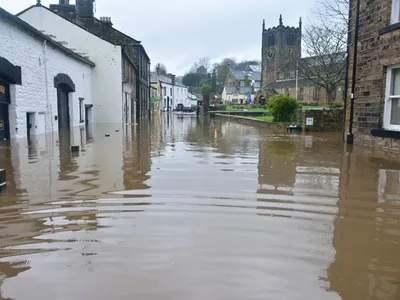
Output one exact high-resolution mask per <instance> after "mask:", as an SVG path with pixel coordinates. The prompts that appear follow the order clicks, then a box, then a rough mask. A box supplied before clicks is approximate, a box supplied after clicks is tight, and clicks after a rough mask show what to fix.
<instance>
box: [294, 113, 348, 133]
mask: <svg viewBox="0 0 400 300" xmlns="http://www.w3.org/2000/svg"><path fill="white" fill-rule="evenodd" d="M297 120H298V125H299V126H301V127H302V128H303V129H305V130H306V131H342V130H343V122H344V110H343V109H342V108H340V109H318V108H315V109H307V110H299V111H298V112H297Z"/></svg>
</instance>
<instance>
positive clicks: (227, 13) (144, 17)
mask: <svg viewBox="0 0 400 300" xmlns="http://www.w3.org/2000/svg"><path fill="white" fill-rule="evenodd" d="M35 3H36V0H13V1H10V0H0V6H1V7H2V8H3V9H5V10H7V11H9V12H10V13H13V14H16V13H18V12H20V11H22V10H23V9H25V8H27V7H29V6H31V5H33V4H35ZM56 3H58V0H42V5H45V6H49V5H50V4H56ZM71 3H75V1H74V0H71ZM316 3H317V0H279V1H276V0H246V1H244V0H145V1H137V0H113V1H110V0H96V4H95V6H96V11H95V16H96V17H97V18H100V17H103V16H104V17H111V19H112V22H113V24H114V27H115V28H117V29H118V30H120V31H122V32H124V33H126V34H128V35H130V36H132V37H133V38H135V39H137V40H140V41H141V42H142V44H143V46H144V47H145V49H146V52H147V53H148V55H149V56H150V59H151V64H152V69H153V68H154V66H155V65H156V64H157V63H163V64H164V65H165V66H166V67H167V70H168V72H171V73H174V74H176V75H178V76H179V75H184V73H185V72H187V71H188V70H189V69H190V67H191V66H192V64H193V63H194V62H195V61H197V60H198V58H200V57H204V56H206V57H209V58H210V61H211V63H214V62H219V61H221V60H222V59H223V58H226V57H234V58H236V59H237V60H238V61H241V60H250V59H257V60H261V26H262V20H263V19H265V20H266V21H265V22H266V27H267V28H268V27H273V26H276V25H278V24H279V15H280V14H282V15H283V23H284V25H290V26H297V25H298V22H299V18H300V17H302V18H303V20H304V21H305V24H304V25H305V26H307V18H311V17H312V9H314V8H315V7H316Z"/></svg>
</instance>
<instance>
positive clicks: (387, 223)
mask: <svg viewBox="0 0 400 300" xmlns="http://www.w3.org/2000/svg"><path fill="white" fill-rule="evenodd" d="M340 138H341V135H340V134H314V135H307V136H303V135H286V134H285V133H284V132H281V131H269V130H267V129H265V128H260V129H257V128H254V127H250V126H244V125H239V124H236V123H234V122H226V121H222V120H214V119H197V118H196V117H195V116H179V115H174V114H165V115H164V116H163V118H156V119H154V120H152V121H151V122H149V123H143V124H139V126H124V127H120V126H118V125H112V124H108V125H96V126H93V127H88V128H80V129H79V128H78V129H76V130H72V131H71V132H68V133H66V132H60V133H55V134H49V135H44V136H33V137H31V138H30V139H29V140H17V141H15V140H14V141H11V142H9V143H8V144H4V143H3V144H0V167H4V168H6V171H7V175H8V176H7V180H8V187H9V188H8V190H7V191H6V193H4V194H2V195H0V228H1V230H0V299H131V298H135V299H346V300H353V299H357V300H358V299H360V300H361V299H393V300H394V299H400V291H399V289H400V258H399V255H398V253H400V228H399V226H400V209H399V208H400V207H399V205H400V165H399V164H396V163H394V162H390V161H385V160H381V159H377V158H373V157H368V156H363V155H361V154H360V153H358V152H353V151H352V150H351V149H347V150H346V149H344V147H343V145H342V143H341V141H340ZM76 145H79V146H80V151H79V152H77V153H72V152H71V148H70V146H76Z"/></svg>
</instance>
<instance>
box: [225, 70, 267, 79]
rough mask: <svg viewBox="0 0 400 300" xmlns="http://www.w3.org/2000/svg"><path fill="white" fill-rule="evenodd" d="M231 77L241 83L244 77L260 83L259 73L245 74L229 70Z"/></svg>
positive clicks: (244, 72)
mask: <svg viewBox="0 0 400 300" xmlns="http://www.w3.org/2000/svg"><path fill="white" fill-rule="evenodd" d="M231 73H232V75H233V76H234V77H235V78H236V80H240V81H243V80H244V79H245V77H246V76H247V78H248V79H249V80H250V81H252V80H254V81H261V72H252V71H250V72H246V71H234V70H231Z"/></svg>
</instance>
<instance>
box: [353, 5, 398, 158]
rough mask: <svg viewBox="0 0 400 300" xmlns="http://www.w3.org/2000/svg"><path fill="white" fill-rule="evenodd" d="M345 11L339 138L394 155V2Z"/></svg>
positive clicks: (395, 15)
mask: <svg viewBox="0 0 400 300" xmlns="http://www.w3.org/2000/svg"><path fill="white" fill-rule="evenodd" d="M357 4H359V6H358V5H357ZM350 10H351V19H350V20H352V22H351V24H350V26H351V30H350V34H349V41H350V47H349V65H348V74H349V75H348V89H347V101H346V102H347V103H346V134H345V139H346V140H347V142H348V143H353V142H354V143H355V144H357V145H365V146H370V147H376V148H381V149H387V150H393V151H400V68H399V65H400V54H399V51H400V13H399V12H400V1H399V0H379V1H372V2H371V1H365V0H363V1H359V2H358V1H355V0H353V1H351V8H350ZM357 11H358V13H357ZM357 16H359V18H358V19H357Z"/></svg>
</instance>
